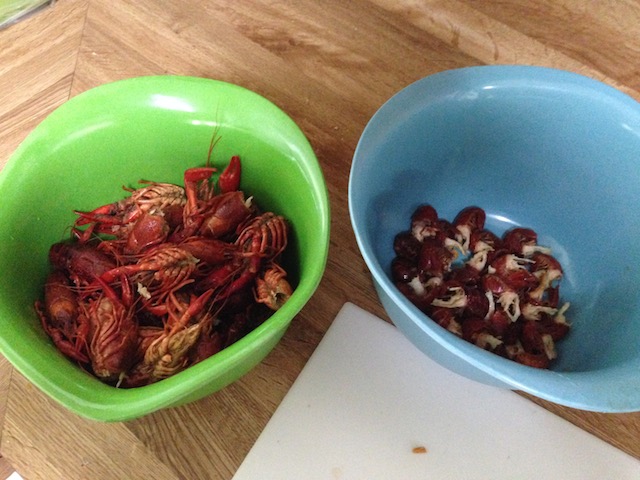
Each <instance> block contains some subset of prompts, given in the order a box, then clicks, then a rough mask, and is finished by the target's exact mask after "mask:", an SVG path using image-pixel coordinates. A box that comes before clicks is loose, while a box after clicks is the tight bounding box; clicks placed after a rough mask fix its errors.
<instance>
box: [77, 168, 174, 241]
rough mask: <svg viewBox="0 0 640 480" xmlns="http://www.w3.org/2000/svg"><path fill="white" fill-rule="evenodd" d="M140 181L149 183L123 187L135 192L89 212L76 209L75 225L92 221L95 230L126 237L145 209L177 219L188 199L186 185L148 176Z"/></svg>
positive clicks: (146, 211)
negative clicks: (182, 185) (158, 180)
mask: <svg viewBox="0 0 640 480" xmlns="http://www.w3.org/2000/svg"><path fill="white" fill-rule="evenodd" d="M140 183H148V185H147V186H146V187H142V188H139V189H129V188H126V187H123V188H124V190H127V191H130V192H131V195H130V196H129V197H127V198H124V199H122V200H119V201H117V202H114V203H110V204H107V205H103V206H101V207H98V208H96V209H94V210H92V211H89V212H84V211H79V210H76V211H75V212H74V213H75V214H76V215H78V218H77V219H76V221H75V227H78V226H82V225H92V227H91V231H92V232H95V233H104V234H110V235H115V236H117V237H119V238H125V237H126V236H127V234H128V227H129V226H130V225H131V224H133V222H135V221H136V220H137V219H138V218H139V217H140V216H141V215H142V214H143V213H150V214H154V215H161V216H165V217H167V219H174V218H175V217H176V213H177V212H180V213H181V212H182V209H183V207H184V205H185V204H186V202H187V198H186V195H185V190H184V188H182V187H181V186H179V185H174V184H172V183H157V182H146V181H144V180H141V182H140ZM169 223H174V222H173V221H171V222H169Z"/></svg>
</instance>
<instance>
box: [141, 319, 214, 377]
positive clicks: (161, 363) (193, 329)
mask: <svg viewBox="0 0 640 480" xmlns="http://www.w3.org/2000/svg"><path fill="white" fill-rule="evenodd" d="M201 331H202V324H200V323H194V324H193V325H190V326H188V327H186V328H183V329H181V330H179V331H177V332H176V333H172V334H169V333H166V334H163V335H161V336H160V337H158V338H157V339H156V340H154V341H153V342H152V343H151V345H150V346H149V348H148V349H147V351H146V352H145V355H144V360H143V365H142V367H141V368H142V369H143V370H148V371H149V377H150V381H152V382H153V381H157V380H162V379H163V378H167V377H170V376H171V375H174V374H175V373H178V372H179V371H181V370H183V369H184V368H185V367H186V366H187V364H188V362H189V356H188V352H189V350H190V349H191V347H193V346H194V345H195V344H196V342H197V341H198V339H199V338H200V333H201Z"/></svg>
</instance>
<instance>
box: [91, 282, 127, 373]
mask: <svg viewBox="0 0 640 480" xmlns="http://www.w3.org/2000/svg"><path fill="white" fill-rule="evenodd" d="M98 281H99V283H100V285H101V286H102V289H103V294H102V295H100V296H99V297H97V298H96V299H92V300H89V302H88V303H87V304H85V305H83V309H84V312H85V315H86V317H87V319H88V320H89V324H90V339H91V341H90V344H89V357H90V360H91V367H92V369H93V372H94V373H95V375H96V376H97V377H99V378H102V379H104V380H107V381H112V380H116V379H119V378H121V377H122V376H123V375H124V374H125V372H126V371H127V370H128V369H129V368H130V367H131V366H132V365H133V362H134V360H135V352H136V348H137V342H138V325H137V323H136V321H135V318H134V314H133V308H132V294H131V287H130V285H129V282H128V280H127V279H126V278H124V277H123V278H121V285H122V290H123V293H122V297H118V295H117V294H116V292H115V290H113V289H112V288H111V287H110V286H109V285H107V284H106V283H105V282H103V281H102V280H100V279H99V280H98Z"/></svg>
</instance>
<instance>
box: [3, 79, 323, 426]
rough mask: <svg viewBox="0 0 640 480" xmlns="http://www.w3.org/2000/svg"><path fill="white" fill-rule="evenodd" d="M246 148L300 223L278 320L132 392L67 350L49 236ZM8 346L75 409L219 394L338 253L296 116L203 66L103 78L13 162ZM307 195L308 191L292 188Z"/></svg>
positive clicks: (264, 191) (6, 232) (258, 194)
mask: <svg viewBox="0 0 640 480" xmlns="http://www.w3.org/2000/svg"><path fill="white" fill-rule="evenodd" d="M214 134H215V135H216V137H217V138H219V141H218V143H217V144H216V146H215V149H214V150H213V153H212V156H211V160H212V162H213V164H214V166H218V167H221V168H223V167H224V166H225V165H226V164H227V162H228V161H229V158H230V157H231V156H232V155H240V157H241V159H242V166H243V172H242V184H241V188H242V189H243V190H244V191H245V192H247V193H248V194H251V195H253V196H254V198H255V199H256V201H257V202H258V204H259V205H260V206H261V207H263V208H264V209H268V210H272V211H274V212H276V213H279V214H282V215H284V216H285V217H286V218H287V219H288V220H289V221H290V223H291V225H292V234H291V238H290V246H289V249H288V252H289V253H288V256H287V257H286V258H285V259H284V265H285V268H286V269H287V271H288V274H289V277H290V279H291V280H292V282H293V283H294V285H295V286H296V290H295V293H294V295H293V296H292V297H291V299H290V301H289V302H287V303H286V304H285V306H284V307H283V308H282V309H280V310H279V311H278V312H276V313H275V314H274V315H273V316H272V317H271V318H270V319H269V320H268V321H267V322H266V323H265V324H263V325H262V326H261V327H259V328H258V329H256V330H255V331H254V332H252V333H251V334H250V335H248V336H247V337H245V338H243V339H242V340H240V341H239V342H237V343H236V344H234V345H232V346H231V347H229V348H227V349H225V350H224V351H222V352H221V353H220V354H218V355H215V356H214V357H212V358H210V359H208V360H207V361H205V362H202V363H201V364H199V365H196V366H194V367H192V368H190V369H188V370H186V371H184V372H182V373H181V374H178V375H175V376H174V377H171V378H169V379H167V380H165V381H162V382H159V383H157V384H155V385H150V386H148V387H142V388H138V389H130V390H119V389H115V388H112V387H108V386H106V385H103V384H101V383H100V382H99V381H97V380H95V379H93V378H92V377H90V376H88V375H86V374H85V373H84V372H81V371H80V370H79V369H77V368H76V367H75V366H73V365H72V364H71V363H70V362H68V361H67V360H66V359H64V358H63V357H62V356H61V355H59V354H58V353H57V351H56V350H55V348H54V347H53V346H52V344H51V342H50V341H49V340H48V338H47V337H46V336H45V335H44V333H43V332H42V330H41V328H40V325H39V324H38V321H37V318H36V316H35V313H34V310H33V302H34V300H35V299H36V298H39V296H40V295H41V290H42V284H43V280H44V278H45V276H46V273H47V269H48V262H47V252H48V249H49V246H50V245H51V244H52V243H54V242H57V241H60V240H62V239H64V238H67V237H68V236H69V229H68V227H69V226H70V225H71V224H72V222H73V220H74V214H73V210H74V209H77V210H85V209H92V208H95V207H96V206H98V205H102V204H105V203H110V202H113V201H115V200H118V199H120V198H123V197H124V196H126V195H127V193H126V192H125V191H123V189H122V186H128V187H136V186H138V182H139V180H142V179H146V180H153V181H161V182H173V183H179V184H183V178H182V176H183V172H184V170H185V169H186V168H190V167H195V166H204V165H205V164H206V161H207V156H208V150H209V145H210V141H211V138H212V136H213V135H214ZM0 194H1V195H2V198H3V205H2V209H0V272H1V275H0V318H2V322H1V323H0V348H1V350H2V353H3V354H4V355H5V356H6V357H7V358H8V359H9V360H10V361H11V362H12V363H13V364H14V365H15V366H16V367H17V368H18V369H19V370H21V371H22V372H23V373H24V374H25V375H26V376H27V377H28V378H30V380H32V381H33V382H34V383H35V384H36V385H38V386H39V387H40V388H42V389H43V390H44V391H45V392H47V393H48V394H49V395H51V396H53V397H54V398H55V399H56V400H58V401H60V402H61V403H63V404H65V405H66V406H67V407H69V408H71V409H72V410H75V411H76V412H78V413H80V414H82V415H85V416H89V417H93V418H98V419H106V420H113V419H123V418H131V417H135V416H139V415H141V414H144V413H147V412H149V411H153V410H156V409H158V408H161V407H163V406H168V405H171V404H176V403H181V402H182V401H188V400H191V399H194V398H197V397H200V396H203V395H205V394H207V393H211V392H212V391H215V390H217V389H219V388H221V387H223V386H225V385H226V384H228V383H230V382H231V381H233V380H235V379H237V378H238V377H239V376H241V375H242V374H244V373H246V372H247V371H248V370H249V369H250V368H252V367H253V366H254V365H255V364H257V363H258V362H259V361H260V360H262V358H263V357H264V356H265V355H266V354H267V353H268V351H269V350H270V349H271V348H273V346H274V345H275V343H276V342H277V341H278V340H279V338H280V336H281V335H282V334H283V333H284V331H285V329H286V327H287V326H288V325H289V322H290V321H291V319H292V318H293V317H294V316H295V314H296V313H297V312H298V311H299V310H300V309H301V308H302V306H303V305H304V304H305V303H306V301H307V300H308V299H309V297H310V296H311V295H312V293H313V292H314V290H315V288H316V287H317V285H318V283H319V281H320V278H321V276H322V273H323V271H324V266H325V262H326V256H327V251H328V237H329V207H328V199H327V192H326V186H325V183H324V178H323V175H322V172H321V170H320V167H319V165H318V163H317V159H316V157H315V155H314V153H313V150H312V149H311V147H310V145H309V143H308V141H307V140H306V138H305V136H304V135H303V133H302V132H301V131H300V129H299V128H298V127H297V126H296V125H295V124H294V122H293V121H292V120H291V119H290V118H289V117H288V116H287V115H286V114H284V113H283V112H282V111H281V110H280V109H278V108H277V107H276V106H275V105H274V104H272V103H271V102H269V101H267V100H266V99H264V98H263V97H261V96H259V95H257V94H255V93H253V92H250V91H248V90H246V89H243V88H241V87H238V86H235V85H230V84H227V83H224V82H218V81H214V80H208V79H201V78H191V77H171V76H162V77H141V78H135V79H130V80H124V81H120V82H115V83H112V84H107V85H103V86H101V87H98V88H95V89H93V90H90V91H88V92H85V93H83V94H81V95H79V96H77V97H75V98H73V99H71V100H70V101H69V102H67V103H66V104H64V105H63V106H62V107H60V108H59V109H58V110H56V111H55V112H54V113H53V114H52V115H50V116H49V117H48V118H47V119H46V120H45V121H44V122H43V123H42V124H40V125H39V126H38V127H37V128H36V129H35V130H34V131H33V132H32V133H31V135H30V136H29V137H28V138H27V140H25V142H24V143H23V144H22V145H21V146H20V147H19V149H18V150H17V151H16V152H15V154H14V155H13V156H12V158H11V159H10V160H9V162H8V163H7V166H6V167H5V169H4V170H3V171H2V172H1V174H0ZM292 198H295V202H292V201H291V199H292Z"/></svg>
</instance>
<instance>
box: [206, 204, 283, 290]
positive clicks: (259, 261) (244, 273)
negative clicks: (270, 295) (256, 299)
mask: <svg viewBox="0 0 640 480" xmlns="http://www.w3.org/2000/svg"><path fill="white" fill-rule="evenodd" d="M287 232H288V226H287V223H286V221H285V219H284V218H283V217H281V216H279V215H275V214H273V213H270V212H267V213H264V214H262V215H260V216H257V217H255V218H253V219H251V221H249V222H246V224H244V225H242V226H241V230H240V233H239V235H238V238H237V239H236V241H235V244H236V245H237V246H238V247H239V249H240V252H241V255H239V256H238V257H237V258H236V260H234V261H232V262H228V263H226V264H224V265H222V266H220V267H219V268H216V269H214V270H212V271H211V273H209V274H208V275H207V277H205V278H204V279H203V281H202V282H201V283H200V285H199V288H200V289H210V288H213V289H215V290H216V291H217V293H216V299H217V300H225V299H227V298H229V297H230V296H231V295H233V294H235V293H237V292H239V291H241V290H243V289H245V288H247V287H248V286H249V285H250V284H251V282H253V281H254V280H255V278H256V276H257V275H258V273H259V272H260V269H261V268H262V265H263V264H264V263H265V262H270V261H273V260H274V259H275V258H276V257H277V256H278V255H279V254H280V253H282V251H283V250H284V249H285V247H286V246H287Z"/></svg>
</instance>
